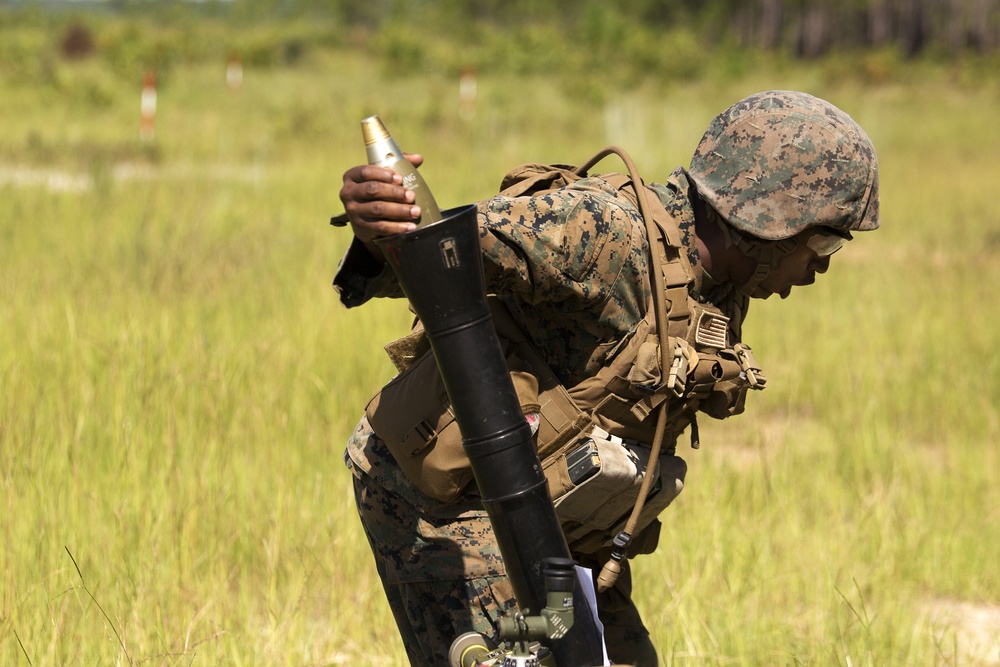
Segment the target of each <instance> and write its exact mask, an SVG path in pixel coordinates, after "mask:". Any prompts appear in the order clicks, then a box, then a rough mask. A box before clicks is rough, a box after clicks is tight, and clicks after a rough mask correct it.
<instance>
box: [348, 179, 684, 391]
mask: <svg viewBox="0 0 1000 667" xmlns="http://www.w3.org/2000/svg"><path fill="white" fill-rule="evenodd" d="M650 188H651V189H652V190H653V191H654V192H655V193H656V194H657V196H658V197H659V198H660V199H661V201H662V202H663V204H664V205H665V206H666V207H667V210H668V211H670V212H671V213H672V214H674V215H675V219H677V220H680V221H681V225H680V226H681V234H682V239H684V240H687V241H688V242H690V244H691V245H690V246H689V250H690V254H691V258H692V264H693V265H697V263H698V260H697V250H696V249H695V246H694V241H693V224H694V215H693V212H692V210H691V203H690V201H689V200H688V197H687V196H686V195H687V191H688V183H687V180H686V177H685V174H684V172H683V170H682V169H677V170H676V171H675V172H674V173H673V174H671V175H670V177H669V179H668V180H667V182H666V183H665V184H662V185H660V184H651V185H650ZM479 224H480V245H481V248H482V253H483V268H484V273H485V277H486V290H487V291H488V292H490V293H494V294H499V295H500V296H502V297H503V299H504V301H505V302H506V303H507V306H508V307H509V308H510V310H511V312H512V313H513V314H514V316H515V318H517V319H518V321H519V324H521V325H522V328H523V329H524V330H525V332H526V333H527V334H528V335H529V336H530V337H531V338H532V341H533V342H534V343H535V345H536V347H537V348H538V350H539V352H540V353H541V354H542V356H543V358H544V359H545V361H546V362H547V363H548V364H549V366H550V367H551V368H552V370H553V372H555V374H556V375H557V376H558V377H559V379H560V380H561V381H562V382H564V383H566V384H567V385H569V386H572V385H574V384H576V383H577V382H579V381H580V380H582V379H583V378H585V377H589V376H591V375H593V374H594V373H595V372H596V371H597V370H598V369H599V368H600V367H601V365H602V363H603V361H604V357H605V355H606V354H607V352H608V351H610V350H611V349H613V348H614V346H615V345H616V344H617V343H618V342H619V341H621V340H622V339H623V338H624V337H626V336H627V335H628V333H629V332H630V331H631V330H632V329H633V328H634V327H635V326H636V325H637V324H638V322H639V321H640V320H642V318H643V316H644V314H645V312H646V308H647V306H648V303H649V295H650V292H649V290H650V288H649V277H648V273H647V268H648V266H647V265H648V249H647V245H646V229H645V225H644V223H643V220H642V216H641V215H640V214H639V211H638V209H637V208H636V207H635V206H633V205H632V204H631V202H630V201H628V200H627V199H625V198H623V197H622V196H621V195H620V193H618V191H617V190H615V188H613V187H612V186H611V185H609V184H608V183H607V182H606V181H604V180H602V179H601V178H600V177H597V176H593V177H589V178H585V179H581V180H580V181H577V182H576V183H574V184H572V185H570V186H568V187H566V188H564V189H561V190H558V191H554V192H551V193H547V194H542V195H538V196H535V197H504V196H497V197H494V198H493V199H489V200H486V201H484V202H481V203H480V204H479ZM366 255H367V251H365V250H364V248H363V247H360V245H359V244H355V245H352V246H351V248H350V249H349V250H348V253H347V254H346V255H345V257H344V258H343V260H342V261H341V264H340V267H339V269H338V271H337V277H336V278H335V279H334V284H335V286H336V287H337V289H338V291H339V293H340V299H341V302H342V303H343V304H344V305H346V306H348V307H354V306H359V305H361V304H363V303H365V302H366V301H368V300H369V299H371V298H375V297H401V296H403V295H402V292H401V290H400V288H399V285H398V284H397V283H396V281H395V277H394V276H393V274H392V271H391V270H390V269H389V268H388V267H383V268H382V270H381V272H380V273H378V272H376V273H373V274H371V275H369V274H368V272H367V271H366V269H368V268H370V259H367V258H366ZM696 273H697V272H696Z"/></svg>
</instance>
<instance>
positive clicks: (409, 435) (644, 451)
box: [366, 154, 766, 553]
mask: <svg viewBox="0 0 1000 667" xmlns="http://www.w3.org/2000/svg"><path fill="white" fill-rule="evenodd" d="M600 155H601V154H598V156H600ZM598 156H595V158H598ZM595 161H596V159H593V160H591V161H590V162H589V163H588V165H591V164H593V162H595ZM585 174H586V171H585V169H584V168H572V167H567V166H562V165H552V166H548V165H522V166H521V167H518V168H517V169H515V170H513V171H511V172H510V173H509V174H508V175H507V176H506V177H505V179H504V181H503V184H502V185H501V192H500V194H501V195H505V196H509V197H519V196H524V195H537V194H541V193H544V192H547V191H551V190H555V189H558V188H560V187H563V186H565V185H567V184H569V183H571V182H573V181H575V180H577V179H579V178H582V177H584V176H585ZM599 178H602V179H603V180H605V181H606V182H608V183H609V184H610V185H611V186H613V187H614V188H615V189H616V190H618V192H619V194H620V196H622V197H624V198H626V199H628V200H629V201H630V202H632V204H633V205H635V203H636V201H637V196H638V194H637V193H636V192H635V188H634V186H633V185H632V183H633V180H632V178H630V177H629V176H626V175H622V174H611V175H603V176H599ZM640 187H642V188H644V189H645V187H644V186H642V185H641V184H640ZM647 202H652V203H653V206H651V207H649V206H647V207H646V210H647V212H650V209H651V214H652V217H653V222H654V223H655V225H647V229H653V230H655V237H654V238H650V239H649V243H650V245H651V246H653V247H656V248H657V249H658V253H659V254H657V253H656V252H653V253H651V255H652V256H653V257H660V258H661V261H658V262H655V263H654V264H651V267H652V268H653V270H659V271H661V272H662V276H663V279H662V281H661V284H662V286H663V289H662V293H661V294H657V293H656V290H655V289H654V290H651V291H652V292H653V293H652V296H651V303H650V304H649V305H648V307H647V311H646V314H645V316H644V318H643V319H642V320H641V321H640V322H639V323H638V324H637V326H636V327H634V328H633V330H632V331H631V332H630V334H629V335H628V336H626V337H625V338H624V339H623V340H622V341H621V342H620V343H619V344H618V345H617V346H616V348H615V349H614V350H613V351H612V352H611V353H610V354H609V355H608V357H607V358H606V359H605V360H604V365H603V367H602V368H601V369H600V370H599V371H598V372H597V373H596V374H594V375H593V376H592V377H589V378H587V379H585V380H583V381H581V382H580V383H578V384H576V385H575V386H572V387H564V386H563V385H561V384H560V383H559V380H558V379H557V378H556V376H555V374H554V373H553V372H552V371H551V369H549V368H548V366H547V365H546V364H545V362H544V360H543V359H542V358H541V356H540V355H539V353H538V352H537V350H536V349H535V348H534V346H533V345H532V344H531V342H530V340H529V339H528V337H527V336H526V335H525V334H524V332H523V331H522V330H521V329H520V327H519V326H518V325H517V323H516V322H515V320H514V318H513V317H512V316H511V314H510V312H509V311H508V310H507V308H506V307H505V306H504V305H503V302H502V301H501V300H500V299H499V298H498V297H490V304H491V311H492V314H493V320H494V324H495V325H496V328H497V333H498V335H499V337H500V339H501V343H502V344H503V345H504V349H505V353H506V359H507V364H508V369H509V370H510V373H511V378H512V380H513V382H514V387H515V390H516V391H517V393H518V397H519V400H520V403H521V407H522V409H523V410H524V411H525V414H526V415H527V418H528V420H529V422H531V423H532V426H533V428H535V429H536V433H535V437H536V444H537V451H538V456H539V459H540V460H541V462H542V467H543V470H544V472H545V476H546V478H547V480H548V483H549V490H550V492H551V495H552V498H553V500H554V501H555V503H556V507H557V513H559V515H560V519H561V521H562V523H563V527H564V530H565V532H566V534H567V539H568V541H569V542H570V546H571V547H572V548H573V549H574V551H577V552H582V553H594V552H596V551H597V550H599V549H602V548H605V547H607V546H609V545H610V543H611V540H612V539H613V538H614V535H615V534H616V533H617V532H618V531H620V530H621V528H622V526H624V525H625V520H626V519H627V518H628V515H629V510H630V509H631V507H632V506H633V505H634V504H635V502H636V498H637V496H638V494H639V493H640V486H641V482H642V481H643V480H644V479H645V477H646V474H647V469H648V468H649V467H650V466H649V458H650V455H651V453H652V452H650V446H649V443H651V442H653V438H654V430H655V427H656V420H655V419H653V418H651V415H652V414H653V413H654V412H656V411H658V409H660V407H661V406H662V405H663V404H664V403H665V402H666V405H665V407H666V410H667V415H666V432H665V433H664V435H663V442H664V443H665V447H664V448H663V449H661V451H660V453H659V456H658V457H657V461H656V462H655V463H656V465H654V466H653V469H652V474H653V475H655V476H656V481H655V483H654V484H652V485H651V486H650V487H649V488H651V489H653V490H654V491H655V492H654V491H649V492H648V494H647V495H646V496H645V498H646V501H647V503H646V505H644V506H643V507H642V512H641V514H640V515H639V519H638V523H637V525H636V526H635V527H634V532H635V534H639V533H640V532H641V531H644V530H645V529H646V528H647V527H649V526H651V525H652V524H653V523H654V521H655V518H656V515H657V514H659V512H661V511H662V510H663V509H664V508H665V507H666V506H667V505H668V504H669V503H670V502H671V501H672V500H673V498H674V497H676V495H677V494H678V493H679V492H680V490H681V488H682V487H683V477H684V471H685V466H684V462H683V460H681V459H680V458H678V457H677V456H676V455H675V441H676V438H677V436H678V435H680V434H681V433H682V432H683V431H684V430H685V429H686V428H687V427H688V426H689V425H691V426H692V431H693V432H692V444H693V445H694V446H697V434H696V430H697V423H696V421H695V413H696V412H697V411H700V412H703V413H706V414H708V415H709V416H711V417H713V418H717V419H723V418H725V417H728V416H731V415H735V414H738V413H740V412H742V410H743V405H744V399H745V395H746V392H747V390H748V389H751V388H753V389H762V388H763V387H764V384H765V382H766V381H765V379H764V375H763V373H762V372H761V370H760V367H759V366H758V364H757V363H756V361H755V360H754V358H753V355H752V353H751V351H750V348H749V347H747V346H746V345H744V344H742V343H741V342H739V333H740V324H741V322H740V321H738V320H735V318H730V317H727V316H726V315H725V314H723V313H722V312H721V311H720V310H719V309H718V308H717V307H715V306H712V305H709V304H704V303H700V302H698V301H696V300H695V299H693V298H692V297H691V293H692V290H693V288H694V286H695V284H696V277H695V275H694V272H693V270H692V267H691V264H690V261H689V260H688V257H687V253H686V250H685V249H684V247H683V246H682V244H681V242H680V238H679V232H678V229H677V226H676V222H675V221H674V220H673V219H672V217H671V216H670V214H669V212H668V211H667V210H666V209H665V208H664V207H663V205H662V203H660V201H659V198H658V197H657V196H655V194H652V196H647ZM514 214H515V215H516V213H514ZM657 265H658V266H657ZM657 299H661V300H662V301H661V303H662V304H663V310H661V311H660V312H661V317H663V316H664V315H665V319H664V321H666V322H667V327H666V328H667V331H666V334H667V335H666V337H662V336H661V335H660V332H659V331H658V327H657V320H658V319H660V318H658V317H657V316H656V300H657ZM662 340H666V342H667V345H668V349H667V350H666V354H662V350H661V341H662ZM386 350H387V352H388V353H389V356H390V358H391V359H392V360H393V362H394V363H395V365H396V367H397V369H398V370H399V371H400V372H399V374H398V375H397V376H396V377H395V378H394V379H393V380H392V381H390V382H389V383H388V384H387V385H386V386H385V387H384V388H383V389H382V390H381V391H380V392H378V393H377V394H376V395H375V396H374V397H373V398H372V400H371V401H370V402H369V404H368V407H367V410H366V415H367V417H368V419H369V422H370V423H371V425H372V428H373V429H374V430H375V432H376V433H377V434H378V435H379V437H381V438H382V439H383V440H384V441H385V442H386V444H387V446H388V447H389V449H390V451H391V452H392V454H393V456H394V457H395V459H396V461H397V463H398V464H399V465H400V467H401V468H402V470H403V471H404V473H405V474H406V475H407V477H408V478H409V479H410V480H411V481H412V482H413V483H414V484H415V485H416V486H417V487H418V488H419V489H420V490H421V491H422V492H424V493H425V494H427V495H429V496H431V497H432V498H435V499H437V500H440V501H442V502H451V501H454V500H455V499H457V498H458V497H459V496H461V495H462V494H463V493H467V492H470V488H469V487H470V482H471V481H472V472H471V468H470V467H469V463H468V459H467V458H466V457H465V453H464V450H463V449H462V443H461V435H460V433H459V431H458V425H457V424H456V423H455V421H454V415H453V413H452V412H451V409H450V404H449V402H448V398H447V395H446V393H445V391H444V385H443V382H442V381H441V379H440V376H439V375H438V373H437V368H436V365H435V363H434V359H433V354H432V353H431V351H430V348H429V344H428V342H427V339H426V337H425V336H424V335H423V331H422V328H421V327H420V324H419V322H418V323H417V324H416V325H415V327H414V330H413V331H412V332H411V333H410V335H408V336H406V337H404V338H401V339H399V340H397V341H394V342H393V343H390V344H389V345H387V346H386ZM664 359H667V360H669V365H666V366H665V365H664V363H663V360H664ZM471 491H473V492H474V488H473V489H471ZM657 532H658V531H657ZM649 537H650V538H651V540H646V541H647V542H651V544H647V545H636V548H634V549H633V553H645V552H647V551H651V550H652V547H653V546H655V541H656V535H651V536H649Z"/></svg>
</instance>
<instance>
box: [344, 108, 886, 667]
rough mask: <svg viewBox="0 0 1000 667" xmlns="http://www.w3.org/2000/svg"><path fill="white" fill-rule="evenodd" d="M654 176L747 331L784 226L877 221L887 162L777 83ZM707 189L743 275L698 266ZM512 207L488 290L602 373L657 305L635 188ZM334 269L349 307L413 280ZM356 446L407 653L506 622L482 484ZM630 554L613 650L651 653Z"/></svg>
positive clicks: (361, 488) (434, 649) (550, 197)
mask: <svg viewBox="0 0 1000 667" xmlns="http://www.w3.org/2000/svg"><path fill="white" fill-rule="evenodd" d="M648 187H649V188H650V189H652V190H653V191H654V192H655V193H656V195H657V196H658V198H659V199H660V201H661V203H662V204H663V206H664V208H665V209H666V210H667V211H668V213H669V214H670V216H671V218H672V220H673V223H674V224H675V225H676V228H677V230H678V232H679V236H680V239H681V242H682V245H683V246H684V248H685V249H686V250H687V255H688V258H689V260H690V264H691V267H692V269H693V278H694V283H693V286H692V287H691V291H692V293H691V296H692V297H693V298H695V299H699V300H702V301H703V302H709V303H711V304H713V305H714V306H717V307H718V308H719V309H720V310H721V311H722V312H723V313H724V314H725V315H726V316H728V317H729V318H730V325H732V326H731V332H732V333H733V334H734V336H735V337H736V338H738V337H739V328H740V324H741V323H742V321H743V319H744V317H745V316H746V310H747V303H748V295H750V294H752V293H753V291H754V289H755V288H756V286H757V285H758V284H759V283H760V281H761V280H763V278H764V276H766V275H767V272H768V270H769V269H770V267H771V266H777V265H778V263H780V261H781V256H782V254H784V253H787V252H790V250H791V248H794V247H795V244H794V243H783V242H782V240H784V239H789V238H791V237H793V236H795V235H796V234H798V233H799V232H801V231H803V230H805V229H808V228H810V227H820V228H826V232H827V233H839V234H842V235H844V237H845V238H849V232H850V231H864V230H868V229H875V228H876V227H878V212H879V209H878V205H879V199H878V163H877V159H876V157H875V152H874V148H873V147H872V145H871V141H870V139H868V137H867V135H866V134H865V133H864V131H863V130H862V129H861V128H860V127H859V126H858V125H857V124H856V123H854V121H853V120H851V119H850V117H849V116H847V114H844V113H843V112H842V111H840V110H839V109H837V108H836V107H833V106H832V105H830V104H829V103H827V102H825V101H823V100H819V99H817V98H814V97H812V96H810V95H806V94H804V93H796V92H789V91H769V92H766V93H761V94H758V95H753V96H750V97H748V98H746V99H745V100H742V101H741V102H739V103H737V104H736V105H734V106H733V107H731V108H730V109H728V110H727V111H725V112H723V113H722V114H720V115H719V116H718V117H717V118H716V119H715V120H714V121H713V123H712V124H711V125H710V126H709V128H708V131H707V132H706V133H705V136H704V137H703V138H702V141H701V143H700V144H699V146H698V149H697V151H696V152H695V155H694V157H693V158H692V162H691V168H690V170H684V169H682V168H678V169H676V170H675V171H674V172H673V174H671V175H670V177H669V179H668V180H667V182H666V183H665V184H650V185H649V186H648ZM695 188H697V193H696V192H695ZM699 196H700V197H701V198H702V199H703V200H704V201H705V202H706V203H707V204H708V205H709V207H710V208H709V211H708V214H709V218H712V216H713V215H715V216H718V217H720V218H721V219H722V221H723V222H724V224H723V225H722V227H723V231H724V233H725V234H726V235H727V236H726V238H727V244H729V243H734V244H736V245H737V247H738V248H739V249H740V251H741V252H743V253H744V254H745V255H746V256H747V257H751V258H756V260H757V269H756V270H755V271H754V276H753V277H752V278H751V280H750V281H749V282H748V283H746V284H744V285H742V286H734V285H732V284H730V283H722V284H720V283H716V282H715V281H713V280H711V279H710V277H709V276H707V274H703V271H702V269H701V263H700V260H699V257H698V252H697V249H696V245H695V236H694V212H693V202H694V201H695V199H696V198H697V197H699ZM512 210H514V209H513V207H512V206H511V200H510V199H509V198H506V197H503V196H498V197H495V198H493V199H491V200H488V201H485V202H482V203H481V204H480V205H479V223H480V244H481V248H482V256H483V266H484V273H485V277H486V288H487V291H488V292H491V293H495V294H498V295H499V296H500V297H501V298H503V299H504V301H505V303H506V304H507V306H508V309H509V310H510V311H511V313H512V314H513V315H514V317H515V319H516V320H518V324H520V326H521V328H522V329H523V331H524V333H525V334H526V335H527V337H528V338H529V339H530V340H531V342H533V343H534V346H535V347H536V348H537V350H538V351H539V352H540V353H541V356H542V358H543V359H544V361H545V362H546V363H547V364H548V365H549V367H550V368H551V369H552V371H553V372H554V373H555V374H556V376H557V377H558V378H559V379H560V380H561V381H562V382H563V383H564V384H565V385H566V386H567V387H572V386H574V385H577V383H580V382H581V381H584V380H585V379H587V378H592V377H594V375H595V374H596V373H597V371H598V370H600V369H601V368H603V366H604V362H605V361H606V360H608V359H609V358H610V357H611V356H612V354H611V353H612V351H613V350H615V349H616V347H617V346H619V344H620V343H622V341H624V340H626V339H628V337H629V335H630V333H631V332H633V330H634V329H635V328H636V327H637V325H638V324H639V323H640V321H641V320H642V318H643V317H644V315H645V313H646V309H647V307H648V304H649V303H650V280H649V275H648V265H647V264H648V261H649V260H648V257H649V250H648V246H647V240H646V231H645V226H644V223H643V220H642V217H641V215H640V214H639V212H638V210H637V209H636V207H635V206H634V205H633V204H632V202H631V201H630V200H629V198H628V195H627V193H626V192H625V191H622V192H618V191H617V190H615V188H614V187H612V186H611V185H610V184H608V183H607V182H606V181H604V180H602V179H601V178H599V177H590V178H585V179H582V180H580V181H577V182H575V183H573V184H572V185H570V186H568V187H566V188H563V189H561V190H558V191H555V192H551V193H547V194H543V195H539V196H536V197H534V198H532V199H531V200H530V203H529V207H528V210H530V211H531V215H530V216H517V217H516V219H515V216H514V215H512V214H511V212H512ZM518 210H523V207H522V208H520V209H518ZM712 219H714V218H712ZM831 230H832V231H831ZM727 247H728V246H727ZM334 284H335V286H336V287H337V289H338V290H339V291H340V295H341V301H342V302H343V303H344V304H345V305H346V306H348V307H353V306H358V305H361V304H363V303H365V302H366V301H367V300H369V299H371V298H374V297H402V296H403V295H402V292H401V290H400V288H399V286H398V285H397V284H396V283H395V280H394V276H393V274H392V272H391V271H390V270H389V269H388V268H383V267H380V266H378V265H377V263H375V261H374V260H373V259H372V258H371V257H370V256H369V255H368V254H367V252H366V251H365V250H364V248H363V247H362V246H361V245H360V243H358V242H355V244H354V245H352V247H351V249H350V250H349V251H348V253H347V254H346V255H345V257H344V259H343V260H342V262H341V265H340V267H339V269H338V272H337V277H336V278H335V280H334ZM700 407H701V408H702V409H705V406H704V405H702V406H700ZM675 426H679V425H675ZM668 430H670V429H669V426H668ZM665 444H666V445H667V446H669V445H670V443H665ZM345 462H346V463H347V466H348V467H349V468H350V469H351V471H352V473H353V475H354V479H355V490H356V495H357V503H358V509H359V512H360V515H361V519H362V522H363V523H364V526H365V530H366V532H367V535H368V539H369V541H370V543H371V547H372V551H373V553H374V555H375V560H376V563H377V566H378V570H379V574H380V576H381V578H382V582H383V585H384V586H385V589H386V594H387V596H388V599H389V603H390V605H391V607H392V609H393V613H394V615H395V618H396V621H397V623H398V625H399V629H400V632H401V634H402V636H403V640H404V643H405V645H406V650H407V653H408V655H409V658H410V660H411V662H412V664H414V665H425V664H426V665H431V664H447V652H448V648H449V645H450V642H451V641H452V639H454V638H455V637H457V636H458V635H459V634H462V633H463V632H466V631H469V630H476V631H478V632H481V633H483V634H484V635H487V636H495V629H494V621H495V619H496V618H497V617H498V616H501V615H504V614H506V613H507V612H509V611H510V610H511V609H512V608H513V605H514V601H513V595H512V592H511V588H510V585H509V583H508V581H507V578H506V572H505V570H504V565H503V562H502V560H501V558H500V554H499V549H498V547H497V545H496V540H495V539H494V536H493V533H492V529H491V527H490V523H489V521H488V519H487V517H486V513H485V511H484V510H483V508H482V505H481V503H480V501H479V499H478V498H477V497H476V495H475V490H474V489H471V490H470V491H469V492H468V493H467V494H466V495H464V496H463V497H461V498H459V500H458V501H457V502H454V503H448V504H444V503H440V502H438V501H435V500H432V499H431V498H429V497H428V496H425V495H423V494H422V493H421V492H420V491H419V490H417V489H416V488H415V487H414V486H413V484H412V483H410V482H409V481H408V479H407V478H406V477H405V476H404V475H403V474H402V473H401V471H400V469H399V467H398V465H397V464H396V462H395V460H394V459H393V457H392V455H391V454H390V452H389V450H388V449H387V447H386V446H385V444H384V443H383V442H382V440H381V439H380V438H379V437H378V436H377V435H376V434H375V433H374V432H373V431H372V429H371V427H370V426H369V424H368V422H367V420H366V419H362V421H361V423H360V424H359V425H358V428H357V430H356V431H355V433H354V435H353V436H352V437H351V439H350V440H349V442H348V446H347V451H346V453H345ZM574 557H578V558H579V560H580V561H581V563H582V564H583V565H585V566H588V567H592V568H599V567H600V566H601V564H602V563H603V559H595V558H593V557H592V556H591V555H589V554H576V553H574ZM622 565H623V567H622V576H621V577H620V578H619V580H618V582H617V584H616V585H615V587H614V588H612V589H611V590H609V591H607V592H605V593H601V594H599V595H598V613H599V617H600V620H601V621H602V623H603V624H604V626H605V642H606V644H607V646H608V653H609V656H610V657H611V659H612V661H614V662H624V663H631V664H634V665H638V666H641V667H645V666H646V665H655V664H656V652H655V650H654V648H653V646H652V643H651V642H650V641H649V637H648V633H647V632H646V629H645V628H644V626H643V624H642V620H641V619H640V617H639V614H638V612H637V611H636V608H635V605H634V604H633V603H632V601H631V582H630V578H629V572H628V567H627V562H626V563H623V564H622Z"/></svg>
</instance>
